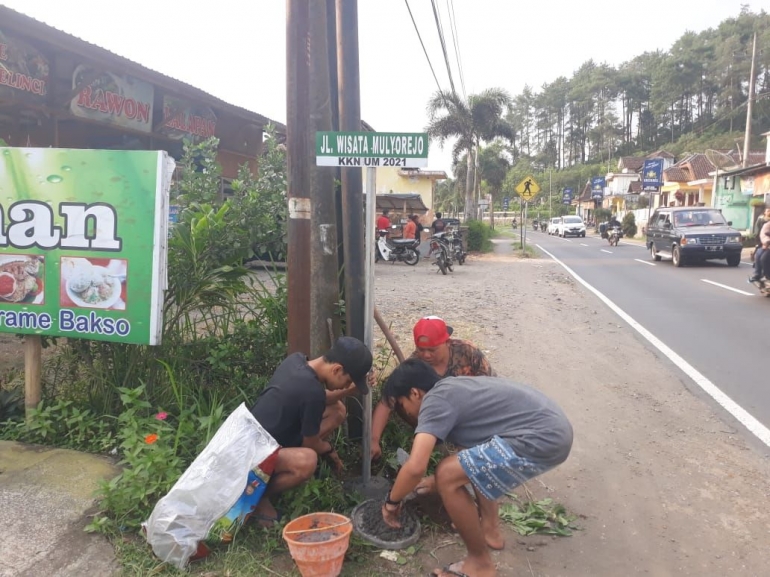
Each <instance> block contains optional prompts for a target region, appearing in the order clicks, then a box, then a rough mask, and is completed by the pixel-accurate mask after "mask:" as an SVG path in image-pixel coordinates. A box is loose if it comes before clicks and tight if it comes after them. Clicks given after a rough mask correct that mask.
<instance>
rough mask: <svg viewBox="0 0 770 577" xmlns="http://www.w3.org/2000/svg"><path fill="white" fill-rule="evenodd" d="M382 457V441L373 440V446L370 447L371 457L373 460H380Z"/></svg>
mask: <svg viewBox="0 0 770 577" xmlns="http://www.w3.org/2000/svg"><path fill="white" fill-rule="evenodd" d="M380 457H382V447H380V442H379V441H377V442H375V441H372V446H371V447H369V458H370V459H371V460H372V461H379V460H380Z"/></svg>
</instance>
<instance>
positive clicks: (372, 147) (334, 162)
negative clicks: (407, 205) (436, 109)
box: [315, 132, 428, 168]
mask: <svg viewBox="0 0 770 577" xmlns="http://www.w3.org/2000/svg"><path fill="white" fill-rule="evenodd" d="M315 154H316V165H317V166H362V167H369V168H372V167H374V168H377V167H383V166H398V167H401V168H419V167H423V166H428V135H427V133H425V132H316V135H315Z"/></svg>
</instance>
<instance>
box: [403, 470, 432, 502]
mask: <svg viewBox="0 0 770 577" xmlns="http://www.w3.org/2000/svg"><path fill="white" fill-rule="evenodd" d="M435 492H436V477H434V476H433V475H431V476H430V477H423V479H422V481H420V482H419V483H418V484H417V486H416V487H415V488H414V490H413V491H412V492H411V493H409V496H408V497H407V499H413V498H415V497H422V496H423V495H432V494H434V493H435Z"/></svg>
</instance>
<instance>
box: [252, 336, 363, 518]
mask: <svg viewBox="0 0 770 577" xmlns="http://www.w3.org/2000/svg"><path fill="white" fill-rule="evenodd" d="M371 368H372V353H371V352H369V349H367V348H366V345H364V343H362V342H361V341H359V340H358V339H354V338H353V337H341V338H340V339H338V340H337V342H336V343H334V346H333V347H332V348H331V349H330V350H329V351H328V352H327V353H326V354H324V355H323V356H321V357H318V358H316V359H313V360H308V358H307V357H306V356H305V355H303V354H302V353H294V354H292V355H289V356H288V357H287V358H286V360H284V361H283V362H282V363H281V364H280V365H279V367H278V368H277V369H276V371H275V373H273V376H272V378H271V379H270V382H268V384H267V387H265V389H264V390H263V391H262V393H261V394H260V395H259V397H258V398H257V401H256V403H254V406H253V407H252V408H251V412H252V414H253V415H254V417H255V418H256V419H257V421H259V424H260V425H262V426H263V427H264V428H265V430H266V431H267V432H268V433H270V434H271V435H272V436H273V438H274V439H275V440H276V441H277V442H278V444H279V445H281V450H280V451H279V452H278V460H277V462H276V466H275V471H274V472H273V475H272V476H271V478H270V483H269V484H268V486H267V491H266V492H265V496H264V497H263V498H262V500H261V501H260V502H259V505H258V506H257V508H256V511H255V514H256V515H257V517H258V518H260V519H261V520H262V521H264V522H269V523H271V522H272V521H275V520H277V519H278V513H277V511H276V510H275V508H274V507H273V505H272V504H271V503H270V500H269V499H268V497H272V496H275V495H278V494H280V493H283V492H284V491H286V490H288V489H292V488H294V487H297V486H298V485H301V484H302V483H304V482H305V481H307V480H308V479H309V478H310V477H311V476H312V475H313V473H314V472H315V469H316V465H317V463H318V457H325V458H327V459H328V460H329V461H330V462H331V464H332V466H333V467H334V468H335V470H336V471H338V472H339V471H341V470H342V468H343V465H342V461H341V460H340V458H339V455H337V452H336V451H335V450H334V447H332V445H331V444H330V443H329V442H328V441H327V440H326V438H327V437H328V436H329V435H330V434H331V433H332V432H333V431H334V430H335V429H336V428H337V427H339V426H340V425H341V424H342V423H343V421H344V420H345V417H346V410H345V405H344V404H343V402H342V399H343V398H344V397H347V396H349V395H353V394H355V393H356V391H359V392H360V393H361V394H366V393H368V391H369V388H368V387H367V385H366V378H367V374H368V373H369V370H370V369H371Z"/></svg>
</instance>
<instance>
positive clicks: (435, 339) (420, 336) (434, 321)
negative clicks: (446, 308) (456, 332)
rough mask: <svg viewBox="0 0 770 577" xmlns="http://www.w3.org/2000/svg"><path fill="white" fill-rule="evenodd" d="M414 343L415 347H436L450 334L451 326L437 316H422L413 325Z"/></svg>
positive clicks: (446, 339)
mask: <svg viewBox="0 0 770 577" xmlns="http://www.w3.org/2000/svg"><path fill="white" fill-rule="evenodd" d="M412 332H413V333H414V344H415V346H417V347H428V348H431V347H437V346H439V345H440V344H443V343H445V342H447V341H448V340H449V337H450V336H452V332H453V331H452V327H450V326H447V324H446V323H445V322H444V319H442V318H439V317H423V318H421V319H420V320H419V321H417V324H415V325H414V329H413V331H412Z"/></svg>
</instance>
